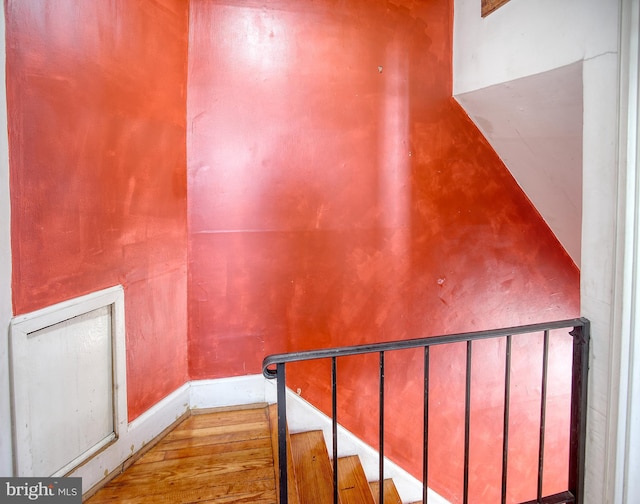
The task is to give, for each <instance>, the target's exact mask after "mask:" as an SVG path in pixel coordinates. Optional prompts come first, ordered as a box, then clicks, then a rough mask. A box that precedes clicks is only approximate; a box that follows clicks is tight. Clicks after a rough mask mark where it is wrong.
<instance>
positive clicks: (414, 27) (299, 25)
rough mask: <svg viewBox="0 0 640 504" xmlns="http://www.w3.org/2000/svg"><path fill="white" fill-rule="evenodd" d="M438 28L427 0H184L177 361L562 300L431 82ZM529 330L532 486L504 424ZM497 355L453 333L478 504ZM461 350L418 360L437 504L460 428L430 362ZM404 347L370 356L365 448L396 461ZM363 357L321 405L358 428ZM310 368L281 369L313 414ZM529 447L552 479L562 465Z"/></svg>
mask: <svg viewBox="0 0 640 504" xmlns="http://www.w3.org/2000/svg"><path fill="white" fill-rule="evenodd" d="M451 30H452V2H447V1H423V2H415V1H409V0H406V1H403V0H399V1H395V2H387V1H383V0H378V1H372V0H350V1H347V2H335V1H331V0H319V1H314V2H306V1H305V2H300V1H295V0H278V1H274V2H269V3H268V4H265V3H264V2H254V1H240V0H225V1H216V0H192V2H191V13H190V44H189V94H188V105H187V120H188V124H189V133H188V190H189V365H190V373H191V376H192V378H195V379H198V378H215V377H223V376H230V375H243V374H247V373H258V372H260V363H261V360H262V358H263V357H264V356H265V355H267V354H269V353H272V352H284V351H289V350H300V349H309V348H317V347H327V346H337V345H349V344H357V343H363V342H372V341H380V340H394V339H403V338H413V337H419V336H426V335H435V334H444V333H451V332H459V331H467V330H475V329H486V328H493V327H502V326H510V325H518V324H524V323H531V322H540V321H545V320H552V319H561V318H568V317H573V316H577V315H578V312H579V307H578V297H579V274H578V271H577V269H576V268H575V266H574V265H573V263H572V262H571V260H570V259H569V258H568V256H567V254H566V253H565V252H564V251H563V249H562V248H561V247H560V246H559V244H558V242H557V241H556V239H555V238H554V237H553V235H552V234H551V232H550V231H549V229H548V228H547V227H546V225H545V224H544V222H543V221H542V220H541V218H540V217H539V215H538V214H537V212H536V211H535V209H534V208H532V206H531V204H530V203H529V201H528V200H527V199H526V197H525V196H524V195H523V193H522V192H521V190H520V189H519V187H518V186H517V185H516V183H515V182H514V180H513V179H512V177H511V176H510V175H509V173H508V172H507V170H506V169H505V167H504V166H503V165H502V164H501V162H500V160H499V159H498V158H497V156H496V155H495V153H494V152H493V151H492V149H491V148H490V147H489V145H488V144H487V142H486V141H485V140H484V139H483V138H482V137H481V135H480V134H479V133H478V131H477V130H476V128H475V127H474V126H473V124H472V123H471V121H470V120H469V119H468V117H467V116H466V114H465V113H464V112H463V111H462V110H461V109H460V107H459V106H458V105H457V104H456V103H455V102H454V101H453V100H452V99H451ZM569 345H570V342H569V341H568V340H567V341H565V342H561V343H558V344H557V347H558V349H559V351H560V353H561V354H564V355H567V354H568V352H569V348H570V347H569ZM554 346H556V345H555V344H554ZM537 348H539V342H538V341H534V340H533V339H530V340H523V341H519V342H518V343H517V344H516V345H515V347H514V363H515V365H516V366H517V368H518V370H520V374H519V377H518V379H514V397H513V399H512V400H513V401H514V405H512V407H513V408H514V410H515V411H516V413H515V416H514V419H513V426H512V429H513V435H514V441H513V445H512V452H513V456H512V461H511V464H510V468H511V471H512V472H511V474H510V487H509V488H510V492H511V493H512V496H513V498H514V499H515V498H517V497H521V496H530V495H531V492H533V497H535V480H534V479H533V478H534V477H535V475H534V474H532V473H531V471H530V470H529V469H526V468H525V467H524V462H525V461H528V460H529V458H530V457H531V455H533V456H534V457H537V452H536V450H537V444H536V442H535V441H536V439H535V436H531V435H530V434H527V433H526V431H525V430H524V428H525V427H532V426H533V427H534V431H533V432H534V433H535V426H534V425H533V422H534V420H535V415H536V414H537V413H535V412H534V410H535V405H536V400H538V401H539V388H540V386H539V373H538V375H537V374H536V372H535V371H534V372H532V371H527V372H524V371H522V370H523V369H527V368H526V367H525V364H526V363H527V362H533V363H536V366H538V363H537V361H536V359H537V357H536V354H535V353H534V350H536V349H537ZM503 355H504V342H501V343H499V344H480V345H478V346H477V347H476V349H475V356H476V358H477V360H476V364H474V390H480V391H482V392H481V393H480V394H479V395H476V396H474V413H473V416H474V418H475V419H476V421H477V422H478V424H476V425H484V426H485V427H486V429H485V430H484V431H481V430H480V428H477V430H476V431H474V432H476V433H477V434H475V435H474V439H473V445H472V474H471V494H472V498H471V502H496V491H497V489H498V488H499V474H498V479H496V477H495V468H496V467H499V463H500V452H499V451H498V452H497V453H498V456H497V457H496V456H495V455H494V452H493V451H492V448H495V447H496V445H499V446H497V448H498V450H499V449H501V434H500V432H501V431H500V430H496V429H497V428H498V427H500V426H501V416H500V415H501V411H502V409H501V408H502V396H501V394H502V392H501V390H502V389H501V388H499V389H498V390H499V391H500V392H496V393H491V394H490V393H488V392H486V391H483V389H482V388H481V386H482V384H486V383H494V384H497V385H498V387H502V385H501V383H502V381H501V380H503V376H504V370H503V368H502V366H503V364H502V362H503V360H501V359H503V357H501V356H503ZM463 357H464V349H462V351H460V349H449V350H446V351H445V350H442V351H437V352H434V357H433V358H434V361H433V363H432V370H433V378H432V380H433V382H434V391H433V398H434V399H433V400H434V401H435V402H434V404H435V405H436V408H435V409H436V410H438V411H439V413H440V415H439V416H438V419H436V420H435V421H434V422H435V423H434V425H433V426H432V437H433V439H438V440H445V442H444V443H443V444H442V445H441V446H440V447H439V448H434V453H433V455H432V459H431V468H432V471H431V476H432V480H431V484H432V486H433V487H434V488H435V489H436V490H437V491H440V492H441V493H443V494H444V495H445V496H447V497H448V498H450V499H451V500H452V502H458V501H459V498H460V492H461V490H460V489H461V485H462V476H461V464H462V451H461V440H462V435H463V432H462V429H461V425H460V423H459V422H458V420H460V419H461V414H462V410H461V409H460V404H459V403H457V404H456V403H453V402H451V401H449V399H450V398H456V397H457V398H462V397H463V396H462V395H461V394H462V393H463V390H464V389H463V388H461V387H463V385H464V384H463V382H461V381H459V380H456V379H454V378H449V376H450V373H451V371H455V370H457V369H463V368H464V366H463V361H462V359H463ZM421 362H422V360H421V357H420V356H419V355H416V354H413V355H411V356H409V357H408V358H401V357H399V356H393V355H391V356H390V357H389V362H388V366H389V368H388V371H387V377H388V378H387V379H388V381H389V387H390V390H393V392H390V393H389V396H390V397H389V398H388V404H387V408H388V409H387V430H388V442H389V445H388V446H387V447H386V450H387V454H388V455H390V456H391V457H392V458H393V459H395V460H396V461H398V462H400V463H401V464H402V465H403V466H405V467H407V468H409V469H410V470H411V471H412V472H413V473H414V474H416V476H419V474H420V471H421V452H420V445H419V441H416V440H419V439H420V432H421V431H420V424H421V415H422V410H421V406H420V404H421V402H420V399H419V397H418V396H417V395H416V393H418V394H419V391H420V389H414V388H413V386H414V385H415V386H417V387H420V386H421V380H422V368H421ZM376 367H377V362H376V360H375V359H373V360H369V361H365V362H364V363H363V362H361V361H358V362H356V361H350V360H345V361H341V364H340V381H341V384H342V388H341V389H340V394H341V395H340V404H341V407H340V421H341V423H343V424H344V425H345V426H346V427H347V428H349V429H351V430H352V431H354V432H356V433H357V434H359V435H361V436H362V437H363V438H364V439H365V440H367V441H368V442H369V443H371V444H372V445H374V446H376V445H377V418H375V414H376V413H377V406H375V404H376V399H374V398H376V397H377V384H376V382H375V380H371V379H369V378H367V376H366V375H365V370H366V369H367V368H369V369H370V370H372V371H374V372H375V370H376ZM536 369H539V366H538V367H537V368H536ZM314 370H322V373H324V376H322V378H328V368H327V367H326V366H324V365H317V366H305V367H303V368H296V367H292V368H291V371H290V374H289V378H290V380H289V385H290V386H291V387H292V388H293V389H294V390H295V389H297V388H300V389H301V392H302V395H303V397H305V398H306V399H309V400H311V401H312V402H314V403H315V404H318V405H320V406H321V407H322V408H323V409H324V410H325V411H327V410H328V409H329V404H328V400H327V395H326V393H327V390H328V382H327V381H321V379H320V378H318V377H317V376H316V375H315V374H313V373H312V371H314ZM551 374H552V375H554V376H556V375H557V377H558V378H559V379H560V381H561V384H560V385H559V386H558V388H554V389H553V390H551V391H550V401H552V404H553V407H552V408H551V409H552V410H553V411H554V412H555V413H554V414H553V415H551V416H554V419H555V417H557V418H559V419H562V418H566V415H567V414H568V410H567V408H566V398H567V384H568V381H567V380H568V378H567V375H566V367H565V363H564V362H562V361H561V360H560V359H559V360H558V362H557V363H555V362H554V364H553V366H552V370H551ZM519 380H522V381H519ZM526 380H529V381H526ZM530 380H533V381H530ZM532 384H533V385H532ZM414 405H415V406H414ZM538 410H539V402H538ZM551 424H552V425H556V424H555V420H554V421H551ZM480 432H484V434H479V433H480ZM496 440H498V441H496ZM547 446H548V448H549V449H554V450H559V451H560V452H561V454H562V453H565V452H566V435H565V433H564V432H561V431H559V430H558V429H557V428H555V427H553V426H552V427H551V428H550V431H549V433H548V445H547ZM535 460H536V459H535V458H534V463H533V467H535ZM550 464H551V466H550V469H548V473H547V478H546V480H545V485H546V486H545V488H546V489H548V490H551V491H552V490H553V489H555V488H556V487H558V488H560V487H561V485H562V484H563V482H562V476H558V474H560V472H559V471H564V470H565V467H566V464H564V465H563V463H562V462H559V463H558V462H555V463H554V462H550ZM554 464H555V465H554ZM533 497H528V498H533Z"/></svg>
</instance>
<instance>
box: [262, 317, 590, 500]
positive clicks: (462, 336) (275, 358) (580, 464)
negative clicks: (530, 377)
mask: <svg viewBox="0 0 640 504" xmlns="http://www.w3.org/2000/svg"><path fill="white" fill-rule="evenodd" d="M559 329H571V331H569V332H568V334H570V335H571V336H573V367H572V381H571V420H570V435H569V474H568V485H567V486H568V488H567V490H566V491H564V492H560V493H558V494H554V495H547V496H545V495H543V494H542V481H543V467H544V435H545V417H546V390H547V379H548V377H547V367H548V362H549V339H550V332H551V331H555V330H559ZM532 333H544V346H543V369H542V388H541V391H542V392H541V401H540V402H541V404H540V431H539V457H538V480H537V482H538V485H537V497H536V499H535V500H532V501H528V502H526V503H522V504H533V503H545V504H561V503H577V504H582V502H583V499H584V495H583V489H584V457H585V439H586V412H587V375H588V358H589V338H590V325H589V321H588V320H587V319H584V318H579V319H570V320H562V321H557V322H549V323H543V324H531V325H525V326H519V327H510V328H506V329H496V330H489V331H477V332H467V333H459V334H453V335H445V336H433V337H427V338H418V339H410V340H402V341H392V342H383V343H373V344H365V345H357V346H345V347H338V348H327V349H319V350H309V351H303V352H291V353H286V354H276V355H270V356H268V357H266V358H265V359H264V361H263V363H262V372H263V374H264V376H265V377H267V378H270V379H273V378H278V384H277V401H278V455H279V458H278V464H279V467H278V474H279V481H280V495H279V497H280V500H279V502H280V504H287V503H288V479H287V439H286V425H287V420H286V378H285V366H286V364H288V363H293V362H301V361H309V360H317V359H331V363H332V371H331V376H332V378H331V381H332V384H331V394H332V410H333V411H332V430H333V478H334V492H333V495H334V504H337V502H338V482H337V478H338V470H337V460H338V447H337V359H338V358H339V357H346V356H350V355H362V354H370V353H378V354H379V356H380V375H379V377H380V392H379V394H380V396H379V397H380V407H379V415H380V432H379V434H380V440H379V455H380V464H379V481H380V482H383V481H384V464H383V462H384V355H385V352H389V351H395V350H405V349H410V348H423V349H424V434H423V435H424V439H423V447H424V449H423V482H422V483H423V502H424V503H425V504H426V503H427V489H428V462H427V461H428V456H427V453H428V431H429V349H430V348H431V347H433V346H437V345H445V344H451V343H461V342H466V343H467V354H466V390H465V453H464V482H463V502H464V503H465V504H466V503H467V502H468V478H469V426H470V396H471V358H472V347H473V342H474V341H477V340H486V339H492V338H506V351H505V391H504V394H505V401H504V423H503V448H502V449H503V452H502V491H501V495H502V498H501V502H502V503H505V502H506V498H507V495H506V488H507V460H508V440H509V398H510V373H511V345H512V341H511V340H512V338H513V336H517V335H522V334H532ZM383 487H384V485H382V484H380V485H379V488H380V495H379V502H384V499H383Z"/></svg>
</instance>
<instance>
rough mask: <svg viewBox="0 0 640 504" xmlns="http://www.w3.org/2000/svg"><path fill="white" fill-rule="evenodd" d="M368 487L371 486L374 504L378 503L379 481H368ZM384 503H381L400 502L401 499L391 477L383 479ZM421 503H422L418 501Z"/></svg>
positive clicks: (396, 503)
mask: <svg viewBox="0 0 640 504" xmlns="http://www.w3.org/2000/svg"><path fill="white" fill-rule="evenodd" d="M369 487H371V493H372V494H373V500H374V501H375V503H376V504H380V502H379V498H380V482H378V481H372V482H371V483H369ZM383 498H384V503H383V504H402V499H400V494H399V493H398V489H397V488H396V485H395V484H394V483H393V480H392V479H385V480H384V495H383ZM420 504H422V503H420Z"/></svg>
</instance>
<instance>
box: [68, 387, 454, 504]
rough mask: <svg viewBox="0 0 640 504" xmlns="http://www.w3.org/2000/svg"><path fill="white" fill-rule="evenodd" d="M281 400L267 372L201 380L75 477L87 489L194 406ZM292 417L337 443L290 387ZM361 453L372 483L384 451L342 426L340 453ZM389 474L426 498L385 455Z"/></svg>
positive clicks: (320, 416)
mask: <svg viewBox="0 0 640 504" xmlns="http://www.w3.org/2000/svg"><path fill="white" fill-rule="evenodd" d="M275 402H276V382H275V380H267V379H266V378H264V377H263V376H262V375H249V376H238V377H232V378H221V379H215V380H196V381H191V382H189V383H185V384H184V385H183V386H182V387H180V388H179V389H177V390H175V391H174V392H173V393H171V394H170V395H168V396H167V397H165V398H164V399H163V400H161V401H160V402H158V403H157V404H155V405H154V406H153V407H151V408H150V409H148V410H147V411H145V412H144V413H143V414H142V415H140V416H139V417H138V418H136V419H135V420H134V421H133V422H131V423H129V425H128V428H127V430H126V432H125V433H124V434H123V435H122V436H120V438H119V439H118V440H117V442H115V443H113V444H112V445H111V446H109V447H107V448H106V449H105V450H103V451H102V452H101V453H99V454H98V455H96V456H95V457H93V458H92V459H91V460H89V461H88V462H87V463H85V464H84V465H82V466H81V467H79V468H77V469H76V470H75V471H74V472H73V473H72V474H70V475H69V476H79V477H82V490H83V492H86V491H87V490H89V489H91V488H92V487H93V486H95V485H96V484H97V483H99V482H100V481H101V480H102V479H103V478H105V477H106V476H107V475H109V474H110V473H112V472H113V471H115V470H117V469H118V468H119V467H120V466H121V465H122V464H123V463H124V462H125V461H126V460H127V459H128V458H129V457H131V456H132V455H134V454H135V453H136V452H138V451H139V450H141V449H142V448H143V447H144V446H145V445H146V444H147V443H149V442H150V441H152V440H153V439H154V438H155V437H157V436H158V435H159V434H160V433H162V431H163V430H165V429H166V428H167V427H169V426H170V425H171V424H172V423H173V422H175V421H176V420H177V419H178V418H180V417H181V416H182V415H184V414H185V413H186V412H187V411H188V410H190V409H191V410H197V409H208V408H218V407H226V406H243V405H247V404H255V403H270V404H273V403H275ZM287 421H288V423H289V430H290V432H292V433H295V432H300V431H305V430H322V431H323V433H324V437H325V440H326V442H327V446H332V427H331V419H330V418H329V417H328V416H326V415H325V414H324V413H322V412H321V411H320V410H318V409H317V408H315V407H314V406H312V405H311V404H310V403H308V402H307V401H305V400H304V399H302V398H301V397H300V396H298V395H297V394H295V393H294V392H292V391H291V390H289V389H287ZM355 454H357V455H359V457H360V460H361V461H362V465H363V467H364V469H365V473H366V475H367V478H368V479H369V480H370V481H374V480H377V479H378V454H377V451H376V450H374V449H373V448H372V447H370V446H369V445H367V444H366V443H364V442H362V441H361V440H360V439H358V438H357V437H356V436H354V435H353V434H352V433H351V432H349V431H347V430H346V429H344V428H342V427H340V426H339V427H338V455H339V456H344V455H355ZM385 477H386V478H393V480H394V483H395V485H396V487H397V488H398V492H399V493H400V496H401V497H402V500H403V502H414V501H419V500H421V499H422V483H421V482H420V481H418V480H417V479H416V478H414V477H413V476H411V475H410V474H409V473H408V472H406V471H405V470H403V469H402V468H400V467H399V466H398V465H396V464H395V463H393V462H391V461H390V460H388V459H385ZM429 502H430V503H431V504H434V503H435V504H449V502H448V501H447V500H445V499H444V498H443V497H441V496H440V495H438V494H437V493H435V492H432V491H431V490H429Z"/></svg>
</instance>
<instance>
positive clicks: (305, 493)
mask: <svg viewBox="0 0 640 504" xmlns="http://www.w3.org/2000/svg"><path fill="white" fill-rule="evenodd" d="M291 453H292V454H293V465H294V470H295V473H296V479H297V484H298V485H297V486H298V496H299V498H300V502H301V504H316V503H329V502H333V469H332V467H331V461H330V460H329V452H328V451H327V445H326V444H325V441H324V436H323V435H322V431H319V430H317V431H309V432H301V433H298V434H292V435H291Z"/></svg>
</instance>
